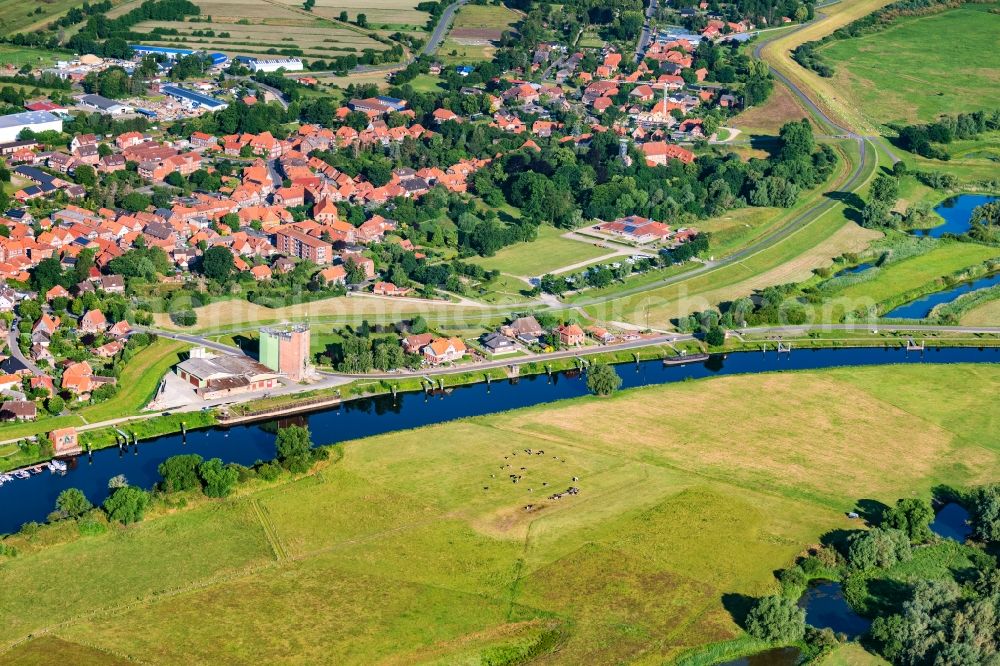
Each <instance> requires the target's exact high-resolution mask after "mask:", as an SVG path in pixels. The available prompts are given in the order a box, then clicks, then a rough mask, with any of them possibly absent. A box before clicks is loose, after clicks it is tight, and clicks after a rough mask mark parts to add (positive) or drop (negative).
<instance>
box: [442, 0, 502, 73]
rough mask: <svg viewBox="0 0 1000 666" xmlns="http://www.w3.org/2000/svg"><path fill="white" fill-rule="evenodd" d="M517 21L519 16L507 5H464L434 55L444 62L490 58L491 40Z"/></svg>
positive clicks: (494, 40) (494, 49)
mask: <svg viewBox="0 0 1000 666" xmlns="http://www.w3.org/2000/svg"><path fill="white" fill-rule="evenodd" d="M518 20H520V15H519V14H518V13H517V12H515V11H514V10H512V9H508V8H507V7H503V6H499V7H498V6H493V5H472V4H470V5H465V6H464V7H462V8H461V9H459V10H458V13H457V14H456V15H455V22H454V23H453V24H452V27H451V30H450V31H449V33H448V37H447V38H446V39H445V40H444V43H442V44H441V49H440V50H439V54H438V55H439V56H440V57H441V59H442V61H443V62H446V63H472V62H478V61H482V60H491V59H492V58H493V53H494V52H495V51H496V48H495V47H494V43H495V42H496V41H498V40H499V39H500V37H501V35H503V33H504V31H506V30H509V29H510V28H511V27H512V26H513V25H514V24H515V23H517V21H518Z"/></svg>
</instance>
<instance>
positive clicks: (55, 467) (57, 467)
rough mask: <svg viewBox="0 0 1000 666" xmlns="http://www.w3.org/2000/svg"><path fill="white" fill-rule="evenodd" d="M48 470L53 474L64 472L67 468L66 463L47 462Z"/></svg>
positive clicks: (59, 461) (57, 461) (58, 461)
mask: <svg viewBox="0 0 1000 666" xmlns="http://www.w3.org/2000/svg"><path fill="white" fill-rule="evenodd" d="M49 469H50V470H52V471H53V472H65V471H66V469H67V467H66V463H64V462H63V461H61V460H51V461H49Z"/></svg>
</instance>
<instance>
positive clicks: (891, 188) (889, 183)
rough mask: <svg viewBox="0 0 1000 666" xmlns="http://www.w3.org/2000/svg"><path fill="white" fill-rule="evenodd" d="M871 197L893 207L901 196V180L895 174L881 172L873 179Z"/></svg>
mask: <svg viewBox="0 0 1000 666" xmlns="http://www.w3.org/2000/svg"><path fill="white" fill-rule="evenodd" d="M871 197H872V199H874V200H875V201H880V202H882V203H884V204H886V205H887V206H889V207H891V206H893V205H894V204H895V203H896V199H898V198H899V181H898V180H896V179H895V178H894V177H893V176H887V175H885V174H879V175H878V176H876V177H875V180H873V181H872V187H871Z"/></svg>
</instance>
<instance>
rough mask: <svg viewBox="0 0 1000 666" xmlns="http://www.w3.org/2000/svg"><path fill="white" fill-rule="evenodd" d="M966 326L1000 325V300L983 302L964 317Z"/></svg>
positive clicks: (963, 320)
mask: <svg viewBox="0 0 1000 666" xmlns="http://www.w3.org/2000/svg"><path fill="white" fill-rule="evenodd" d="M962 323H963V324H965V325H966V326H1000V301H990V302H988V303H983V304H982V305H980V306H979V307H976V308H974V309H972V310H969V311H968V312H967V313H965V316H964V317H962Z"/></svg>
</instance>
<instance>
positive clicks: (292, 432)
mask: <svg viewBox="0 0 1000 666" xmlns="http://www.w3.org/2000/svg"><path fill="white" fill-rule="evenodd" d="M312 446H313V443H312V437H311V435H310V434H309V429H308V428H303V427H302V426H288V427H287V428H281V429H280V430H278V438H277V441H276V449H277V454H278V462H280V463H281V466H282V467H284V468H285V469H287V470H289V471H291V472H296V473H302V472H307V471H309V467H310V465H311V464H312Z"/></svg>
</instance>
